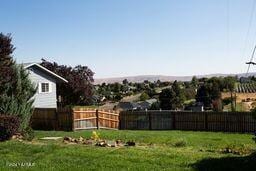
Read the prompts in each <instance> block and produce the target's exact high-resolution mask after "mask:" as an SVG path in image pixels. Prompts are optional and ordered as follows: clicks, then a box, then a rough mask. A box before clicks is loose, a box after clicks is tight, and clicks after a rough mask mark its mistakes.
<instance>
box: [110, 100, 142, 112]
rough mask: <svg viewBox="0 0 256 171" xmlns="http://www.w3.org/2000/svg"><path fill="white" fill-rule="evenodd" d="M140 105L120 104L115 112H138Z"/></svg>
mask: <svg viewBox="0 0 256 171" xmlns="http://www.w3.org/2000/svg"><path fill="white" fill-rule="evenodd" d="M138 108H139V105H138V104H137V103H134V102H119V103H118V105H117V106H116V107H115V108H114V110H119V111H127V110H137V109H138Z"/></svg>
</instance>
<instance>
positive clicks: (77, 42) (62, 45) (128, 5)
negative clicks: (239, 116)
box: [0, 0, 256, 78]
mask: <svg viewBox="0 0 256 171" xmlns="http://www.w3.org/2000/svg"><path fill="white" fill-rule="evenodd" d="M0 8H1V10H0V17H1V22H0V32H3V33H4V34H6V33H11V34H12V37H13V44H14V45H15V47H16V50H15V52H14V54H13V56H14V58H15V59H16V60H17V62H19V63H22V62H24V63H25V62H40V60H41V58H45V59H47V60H50V61H55V62H57V63H58V64H64V65H71V66H75V65H79V64H80V65H86V66H88V67H89V68H90V69H92V71H93V72H95V78H107V77H120V76H135V75H169V76H187V75H202V74H213V73H244V72H246V68H247V66H246V65H245V62H247V61H248V60H249V59H250V55H251V53H252V49H253V46H254V45H255V44H256V10H254V9H255V0H72V1H71V0H26V1H23V0H1V7H0ZM254 71H256V67H252V68H251V72H254Z"/></svg>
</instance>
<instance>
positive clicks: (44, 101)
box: [23, 63, 68, 108]
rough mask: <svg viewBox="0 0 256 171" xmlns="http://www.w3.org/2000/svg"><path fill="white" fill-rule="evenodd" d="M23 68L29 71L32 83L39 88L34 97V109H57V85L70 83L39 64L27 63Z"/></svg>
mask: <svg viewBox="0 0 256 171" xmlns="http://www.w3.org/2000/svg"><path fill="white" fill-rule="evenodd" d="M23 66H24V68H25V69H27V70H28V71H29V77H30V79H31V80H32V82H33V83H34V84H35V85H36V86H37V87H38V90H37V93H36V94H35V96H34V99H35V102H34V107H35V108H57V90H56V84H57V83H58V82H65V83H67V82H68V81H67V80H66V79H64V78H62V77H61V76H59V75H57V74H55V73H53V72H52V71H50V70H48V69H46V68H45V67H43V66H41V65H39V64H37V63H27V64H23Z"/></svg>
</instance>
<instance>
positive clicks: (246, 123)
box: [120, 111, 256, 132]
mask: <svg viewBox="0 0 256 171" xmlns="http://www.w3.org/2000/svg"><path fill="white" fill-rule="evenodd" d="M253 115H255V114H253V113H250V112H176V111H126V112H121V113H120V129H134V130H193V131H223V132H255V131H256V120H255V119H254V116H253Z"/></svg>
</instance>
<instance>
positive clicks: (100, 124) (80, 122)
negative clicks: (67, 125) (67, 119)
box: [73, 108, 119, 131]
mask: <svg viewBox="0 0 256 171" xmlns="http://www.w3.org/2000/svg"><path fill="white" fill-rule="evenodd" d="M73 121H74V124H73V130H74V131H75V130H83V129H119V113H118V112H115V111H104V110H97V109H84V108H80V109H79V108H76V109H73Z"/></svg>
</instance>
